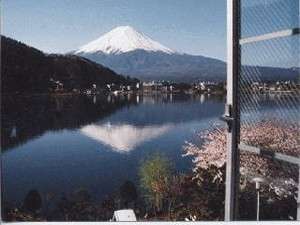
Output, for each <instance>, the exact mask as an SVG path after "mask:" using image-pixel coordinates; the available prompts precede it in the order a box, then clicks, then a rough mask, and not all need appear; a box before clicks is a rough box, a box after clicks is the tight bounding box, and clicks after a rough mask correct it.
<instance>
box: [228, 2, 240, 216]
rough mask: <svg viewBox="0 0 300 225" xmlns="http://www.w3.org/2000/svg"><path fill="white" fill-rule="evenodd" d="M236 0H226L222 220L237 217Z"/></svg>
mask: <svg viewBox="0 0 300 225" xmlns="http://www.w3.org/2000/svg"><path fill="white" fill-rule="evenodd" d="M239 7H240V5H239V0H227V107H228V108H229V110H228V113H229V115H227V116H229V117H231V118H232V122H231V124H230V126H229V129H228V134H227V161H226V191H225V221H232V220H236V219H237V214H238V211H237V210H238V206H237V199H238V188H239V161H240V159H239V151H238V148H237V145H238V141H239V122H240V121H239V107H238V74H239V62H240V59H239V57H240V54H239V38H240V35H239V19H240V18H239Z"/></svg>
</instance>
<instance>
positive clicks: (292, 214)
mask: <svg viewBox="0 0 300 225" xmlns="http://www.w3.org/2000/svg"><path fill="white" fill-rule="evenodd" d="M298 27H299V0H261V1H259V0H253V1H250V0H248V1H247V0H242V1H241V36H242V39H243V38H249V37H251V38H252V39H251V41H250V42H247V43H242V42H241V45H240V53H241V55H240V57H241V58H240V62H241V67H240V77H239V88H238V89H239V105H240V143H241V144H240V146H243V147H240V148H241V150H246V151H241V162H240V165H241V169H240V171H241V172H240V175H241V180H242V183H241V193H240V200H241V201H246V202H247V201H248V202H249V204H248V207H247V209H245V208H243V209H241V210H240V217H241V219H242V218H245V219H255V218H256V219H291V220H293V219H296V214H297V196H298V195H297V194H298V182H299V181H298V180H299V165H298V164H297V162H298V161H297V160H298V159H299V157H300V107H299V105H300V104H299V103H300V83H299V79H300V58H299V57H300V56H299V54H300V51H299V45H300V36H299V35H298V34H292V33H291V34H290V35H287V34H285V35H279V36H278V37H276V34H274V36H267V37H266V38H264V39H255V37H257V36H258V35H259V36H261V35H265V34H267V33H274V32H275V33H276V32H280V31H282V30H286V29H294V28H298ZM257 183H261V186H259V188H258V187H257V185H259V184H257ZM255 185H256V186H255ZM258 192H259V194H260V195H259V196H260V199H257V196H258ZM246 202H244V203H241V204H240V205H245V204H247V203H246ZM258 202H259V203H260V205H259V206H258V205H257V204H258Z"/></svg>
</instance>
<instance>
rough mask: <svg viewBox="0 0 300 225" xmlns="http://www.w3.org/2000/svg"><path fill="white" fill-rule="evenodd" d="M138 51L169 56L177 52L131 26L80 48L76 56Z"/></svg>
mask: <svg viewBox="0 0 300 225" xmlns="http://www.w3.org/2000/svg"><path fill="white" fill-rule="evenodd" d="M137 49H142V50H145V51H153V52H157V51H161V52H165V53H168V54H172V53H175V51H173V50H171V49H169V48H167V47H165V46H163V45H162V44H160V43H158V42H156V41H154V40H152V39H151V38H149V37H148V36H146V35H145V34H142V33H140V32H137V31H136V30H135V29H133V28H132V27H130V26H120V27H117V28H115V29H113V30H111V31H110V32H108V33H106V34H104V35H103V36H101V37H100V38H98V39H96V40H94V41H92V42H90V43H88V44H86V45H84V46H82V47H80V48H79V49H78V50H77V51H76V52H75V54H78V53H95V52H103V53H106V54H120V53H124V52H130V51H134V50H137Z"/></svg>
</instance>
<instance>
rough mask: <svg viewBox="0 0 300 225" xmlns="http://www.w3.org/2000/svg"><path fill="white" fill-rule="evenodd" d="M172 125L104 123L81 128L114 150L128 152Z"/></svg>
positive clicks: (162, 132)
mask: <svg viewBox="0 0 300 225" xmlns="http://www.w3.org/2000/svg"><path fill="white" fill-rule="evenodd" d="M172 127H173V126H172V125H171V124H169V125H162V126H147V127H135V126H132V125H111V124H104V125H102V126H99V125H88V126H85V127H83V128H81V132H82V133H83V134H84V135H86V136H88V137H90V138H92V139H94V140H96V141H99V142H100V143H103V144H105V145H108V146H110V147H111V148H112V150H113V151H117V152H120V153H126V152H129V151H131V150H133V149H134V148H135V147H137V146H138V145H140V144H142V143H144V142H145V141H148V140H151V139H153V138H156V137H158V136H160V135H163V134H164V133H166V132H167V131H168V130H170V129H171V128H172Z"/></svg>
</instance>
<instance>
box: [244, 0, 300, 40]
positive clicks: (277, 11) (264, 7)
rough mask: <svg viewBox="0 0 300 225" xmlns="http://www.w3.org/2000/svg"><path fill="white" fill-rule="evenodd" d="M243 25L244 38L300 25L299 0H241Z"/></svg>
mask: <svg viewBox="0 0 300 225" xmlns="http://www.w3.org/2000/svg"><path fill="white" fill-rule="evenodd" d="M297 9H298V10H297ZM274 19H276V21H275V20H274ZM241 25H242V26H241V36H242V38H244V37H251V36H257V35H262V34H266V33H271V32H274V31H278V30H285V29H290V28H292V27H298V25H299V0H241Z"/></svg>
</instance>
